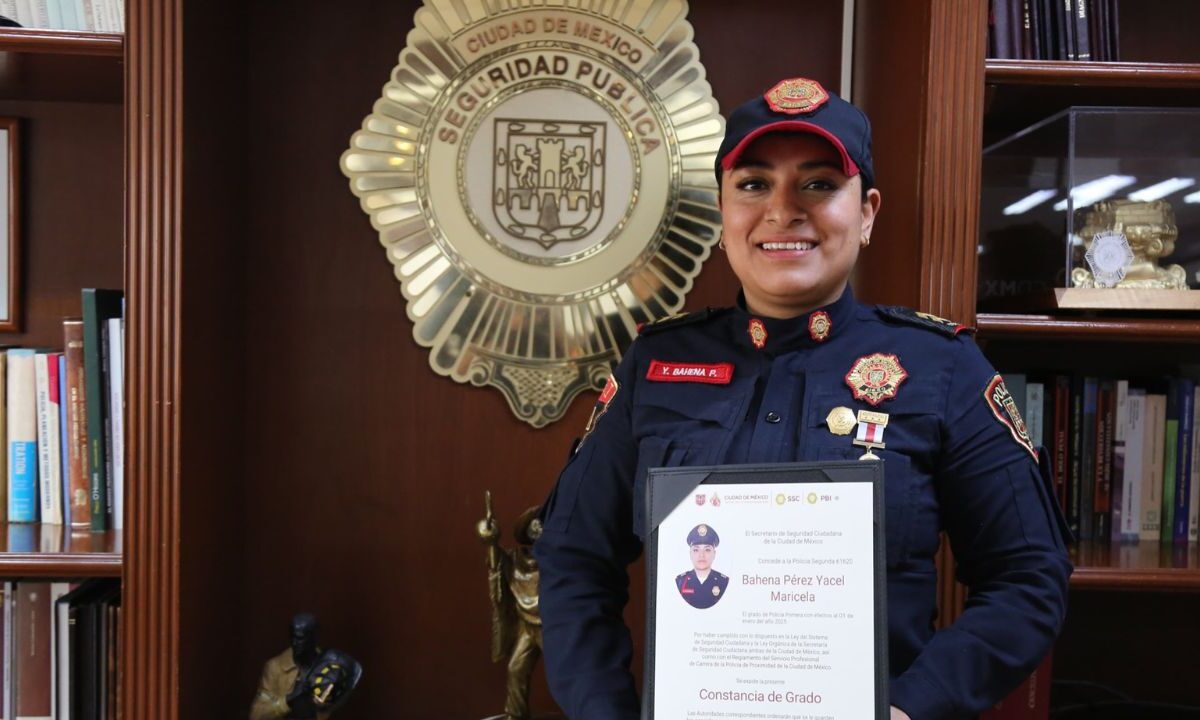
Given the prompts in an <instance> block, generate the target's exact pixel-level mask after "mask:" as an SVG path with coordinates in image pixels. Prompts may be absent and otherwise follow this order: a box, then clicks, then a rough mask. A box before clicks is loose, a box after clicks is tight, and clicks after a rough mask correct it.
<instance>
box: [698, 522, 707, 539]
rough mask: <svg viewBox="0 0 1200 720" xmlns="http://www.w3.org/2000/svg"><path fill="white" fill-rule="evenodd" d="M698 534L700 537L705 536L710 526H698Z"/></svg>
mask: <svg viewBox="0 0 1200 720" xmlns="http://www.w3.org/2000/svg"><path fill="white" fill-rule="evenodd" d="M696 534H697V535H699V536H700V537H704V536H706V535H708V526H707V525H701V526H699V527H697V528H696Z"/></svg>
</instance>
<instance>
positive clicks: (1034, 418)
mask: <svg viewBox="0 0 1200 720" xmlns="http://www.w3.org/2000/svg"><path fill="white" fill-rule="evenodd" d="M1045 406H1046V386H1045V385H1044V384H1042V383H1037V382H1031V383H1029V384H1027V385H1026V386H1025V409H1026V411H1027V412H1028V413H1029V414H1028V416H1026V417H1025V430H1026V432H1028V433H1029V441H1030V442H1032V443H1033V446H1034V447H1035V448H1036V447H1043V446H1044V445H1046V444H1047V443H1046V438H1045V430H1044V427H1045V417H1046V409H1045Z"/></svg>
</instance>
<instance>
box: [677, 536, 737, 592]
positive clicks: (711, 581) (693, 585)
mask: <svg viewBox="0 0 1200 720" xmlns="http://www.w3.org/2000/svg"><path fill="white" fill-rule="evenodd" d="M687 544H688V547H689V548H691V547H692V546H695V545H708V546H711V547H713V548H714V549H715V548H716V547H718V546H719V545H720V544H721V536H720V535H719V534H718V533H717V531H716V530H715V529H713V528H711V527H709V526H708V525H705V524H700V525H697V526H696V527H694V528H692V530H691V532H689V533H688V536H687ZM727 587H729V578H728V577H727V576H725V575H723V574H721V573H719V572H717V571H716V570H713V569H712V568H709V570H708V573H707V574H706V575H705V576H704V578H701V577H700V574H699V573H698V572H696V570H694V569H693V570H688V571H687V572H685V573H679V574H678V575H676V576H675V589H676V590H678V591H679V596H680V597H682V598H683V599H684V601H686V602H687V604H688V605H691V606H692V607H694V608H697V609H700V610H705V609H707V608H710V607H712V606H713V605H716V604H717V601H718V600H720V599H721V598H722V597H724V596H725V588H727Z"/></svg>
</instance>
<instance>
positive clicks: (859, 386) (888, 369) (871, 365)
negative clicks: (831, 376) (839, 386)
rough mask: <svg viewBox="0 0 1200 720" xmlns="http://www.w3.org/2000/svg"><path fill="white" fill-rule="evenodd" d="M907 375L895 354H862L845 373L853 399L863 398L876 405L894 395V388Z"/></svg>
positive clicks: (897, 386) (898, 385)
mask: <svg viewBox="0 0 1200 720" xmlns="http://www.w3.org/2000/svg"><path fill="white" fill-rule="evenodd" d="M907 377H908V371H906V370H905V369H904V368H903V367H902V366H901V365H900V360H899V359H898V358H897V357H896V356H895V355H884V354H883V353H875V354H874V355H864V356H863V357H860V358H859V359H858V360H855V361H854V367H852V368H850V372H848V373H846V384H847V385H849V386H850V391H851V392H852V393H854V399H855V400H864V401H866V402H868V403H870V404H871V405H878V404H879V403H881V402H883V401H884V400H888V399H890V398H894V397H896V389H897V388H899V387H900V383H902V382H904V379H905V378H907Z"/></svg>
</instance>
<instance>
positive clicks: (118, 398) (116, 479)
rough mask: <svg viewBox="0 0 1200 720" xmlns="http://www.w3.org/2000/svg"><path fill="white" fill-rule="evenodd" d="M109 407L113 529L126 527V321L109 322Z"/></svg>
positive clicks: (112, 320)
mask: <svg viewBox="0 0 1200 720" xmlns="http://www.w3.org/2000/svg"><path fill="white" fill-rule="evenodd" d="M107 338H108V363H109V364H108V392H109V394H108V400H109V403H108V408H109V411H108V412H109V415H110V416H111V418H112V488H113V528H114V529H116V530H121V529H122V528H124V527H125V320H124V319H123V318H109V319H108V335H107Z"/></svg>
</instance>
